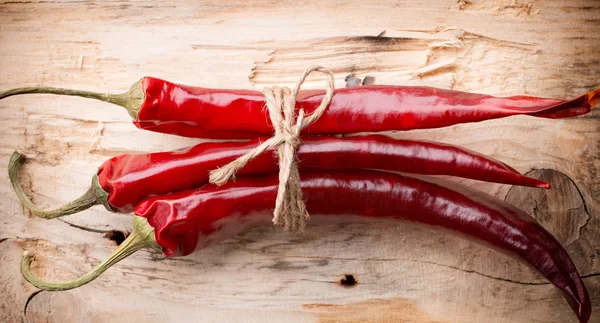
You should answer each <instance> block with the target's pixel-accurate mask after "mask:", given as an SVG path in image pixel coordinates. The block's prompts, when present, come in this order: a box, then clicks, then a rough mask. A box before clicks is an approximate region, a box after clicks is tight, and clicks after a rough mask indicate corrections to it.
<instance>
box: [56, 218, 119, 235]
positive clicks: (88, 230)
mask: <svg viewBox="0 0 600 323" xmlns="http://www.w3.org/2000/svg"><path fill="white" fill-rule="evenodd" d="M57 220H59V221H61V222H63V223H66V224H68V225H69V226H70V227H73V228H76V229H80V230H83V231H87V232H94V233H108V232H111V231H113V230H112V229H110V230H101V229H94V228H88V227H85V226H82V225H78V224H74V223H71V222H68V221H65V220H63V219H61V218H57Z"/></svg>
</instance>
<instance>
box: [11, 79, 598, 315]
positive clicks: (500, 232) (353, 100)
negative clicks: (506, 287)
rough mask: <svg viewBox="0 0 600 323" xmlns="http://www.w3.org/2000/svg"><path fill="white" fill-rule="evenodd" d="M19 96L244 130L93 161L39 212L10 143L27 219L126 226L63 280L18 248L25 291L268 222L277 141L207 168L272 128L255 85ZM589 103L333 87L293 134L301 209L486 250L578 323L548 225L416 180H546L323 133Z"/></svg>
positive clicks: (422, 145)
mask: <svg viewBox="0 0 600 323" xmlns="http://www.w3.org/2000/svg"><path fill="white" fill-rule="evenodd" d="M299 86H300V83H299V84H298V87H299ZM25 93H52V94H61V95H74V96H82V97H87V98H94V99H98V100H102V101H106V102H110V103H114V104H117V105H120V106H123V107H125V108H126V109H127V111H128V112H129V113H130V115H131V116H132V117H133V118H134V124H135V125H136V126H137V127H138V128H140V129H146V130H151V131H157V132H162V133H169V134H177V135H181V136H187V137H198V138H213V139H249V140H248V141H245V142H211V143H200V144H198V145H196V146H194V147H191V148H189V149H184V150H179V151H173V152H159V153H149V154H126V155H121V156H117V157H113V158H111V159H109V160H107V161H106V162H105V163H104V164H102V166H101V167H100V169H99V171H98V172H97V174H96V175H94V176H93V178H92V184H91V187H90V189H89V190H88V191H87V192H86V193H85V194H84V195H83V196H82V197H80V198H79V199H77V200H75V201H73V202H71V203H69V204H67V205H65V206H63V207H61V208H58V209H56V210H50V211H46V210H42V209H40V208H38V207H36V206H35V205H34V204H33V203H32V202H31V201H30V200H29V198H28V197H27V196H26V195H25V194H24V192H23V191H22V189H21V186H20V184H19V181H18V169H19V164H20V162H21V160H22V159H23V155H21V154H19V153H16V152H15V153H14V154H13V155H12V156H11V160H10V164H9V177H10V180H11V182H12V184H13V188H14V189H15V192H16V193H17V196H18V198H19V199H20V200H21V202H22V203H23V204H24V205H25V206H26V207H27V208H28V209H29V210H30V211H31V212H32V213H33V214H35V215H37V216H39V217H43V218H55V217H60V216H64V215H68V214H72V213H76V212H79V211H81V210H84V209H87V208H89V207H91V206H93V205H95V204H103V205H104V206H105V207H106V209H108V210H109V211H112V212H120V213H131V212H133V213H134V217H133V221H134V230H133V232H132V233H131V234H130V235H129V236H128V237H127V239H126V240H125V241H124V242H123V243H121V245H120V246H119V247H118V248H117V250H115V252H114V253H113V254H112V255H111V256H110V257H109V259H107V260H106V261H105V262H103V263H102V264H101V265H99V266H98V267H97V268H96V269H95V270H93V271H92V272H90V273H88V274H86V275H85V276H83V277H81V278H80V279H77V280H75V281H72V282H65V283H50V282H45V281H42V280H40V279H39V278H37V277H36V276H34V275H33V274H32V273H31V271H30V265H31V262H32V261H33V258H34V257H33V254H32V253H29V252H28V251H25V252H24V254H23V258H22V262H21V271H22V273H23V276H24V277H25V279H26V280H27V281H29V282H30V283H32V284H33V285H34V286H36V287H38V288H40V289H44V290H67V289H71V288H75V287H78V286H81V285H83V284H86V283H88V282H90V281H92V280H94V279H95V278H97V277H98V276H99V275H100V274H101V273H103V272H104V271H105V270H106V269H108V268H109V267H110V266H112V265H113V264H115V263H117V262H118V261H120V260H122V259H124V258H126V257H127V256H129V255H131V254H132V253H134V252H136V251H137V250H140V249H143V248H151V249H156V250H158V251H161V252H163V254H164V255H165V256H166V257H171V256H185V255H188V254H190V253H191V252H193V251H194V250H198V249H201V248H204V247H207V246H209V245H211V244H213V243H216V242H219V241H222V240H224V239H228V238H231V237H232V236H233V235H235V234H238V233H240V232H242V231H244V230H246V229H248V228H251V227H254V226H258V225H264V224H267V223H269V213H270V212H271V211H272V210H273V203H274V201H275V199H276V196H277V194H278V189H279V186H280V183H278V177H277V174H276V173H277V171H278V166H277V157H276V154H275V150H276V149H274V148H271V149H270V150H269V151H270V153H266V154H259V155H257V156H255V157H254V158H253V159H251V160H250V161H249V162H248V164H247V165H245V167H243V168H241V169H240V170H239V172H238V174H237V175H238V178H237V180H236V181H230V182H228V183H226V184H224V185H221V186H218V185H215V184H211V183H209V173H210V171H211V170H214V169H216V168H218V167H220V166H223V165H225V164H228V163H231V162H233V161H235V160H237V158H239V157H240V156H243V155H244V154H247V153H248V152H249V151H251V150H252V149H253V148H254V147H255V146H257V145H259V144H260V143H262V142H264V141H266V140H268V139H266V137H265V136H268V135H270V134H271V133H272V132H273V125H272V124H271V123H270V120H269V118H268V117H267V116H266V113H267V112H266V111H265V110H264V105H265V99H264V97H263V95H262V94H260V93H259V92H255V91H247V90H216V89H207V88H197V87H190V86H183V85H178V84H174V83H170V82H166V81H163V80H159V79H156V78H151V77H145V78H143V79H142V80H140V81H139V82H137V83H136V84H134V85H133V86H132V88H131V90H129V91H128V92H126V93H124V94H118V95H113V94H102V93H95V92H87V91H77V90H67V89H59V88H19V89H14V90H9V91H6V92H4V93H0V99H2V98H5V97H8V96H12V95H17V94H25ZM324 96H325V94H324V93H323V92H322V91H304V92H299V94H298V95H297V96H296V98H295V100H296V105H295V107H296V110H297V111H298V112H299V113H303V112H307V113H312V112H313V111H314V110H315V109H317V107H318V106H319V104H320V102H321V101H322V100H323V97H324ZM598 100H600V89H596V90H594V91H591V92H589V93H586V94H584V95H582V96H580V97H578V98H575V99H572V100H556V99H544V98H536V97H527V96H514V97H506V98H498V97H492V96H488V95H481V94H472V93H465V92H458V91H449V90H442V89H435V88H430V87H408V86H363V87H351V88H345V89H340V90H336V91H335V92H334V94H333V96H332V97H331V102H330V103H329V105H328V107H327V109H326V110H325V111H324V113H323V114H322V115H321V116H320V118H318V119H317V120H316V121H315V122H314V123H312V124H310V125H308V126H307V127H306V128H304V129H303V130H302V132H301V135H302V138H301V144H300V145H299V146H298V151H297V159H298V160H299V163H298V166H299V170H300V180H299V185H300V187H301V190H302V192H303V194H304V200H305V203H306V207H307V210H308V211H309V212H310V213H311V214H314V215H315V216H314V217H315V218H319V219H320V220H322V221H336V222H339V221H344V220H346V221H351V220H350V219H352V221H355V220H356V217H348V216H346V215H348V214H352V215H359V216H361V217H362V218H364V219H370V218H374V219H375V218H376V219H382V220H387V221H391V222H400V221H411V222H415V223H420V224H424V225H428V226H430V227H431V228H432V229H436V228H443V229H446V231H450V232H453V233H455V234H457V235H459V236H462V237H466V238H469V239H471V240H473V241H476V242H479V243H483V244H485V245H488V246H493V247H494V248H495V249H496V250H498V251H501V252H503V253H505V254H508V255H511V256H513V257H515V258H516V259H518V260H520V261H522V262H524V263H527V264H529V265H530V266H531V267H533V268H534V269H536V270H537V271H538V272H539V273H540V274H542V275H543V276H545V277H546V278H547V279H548V280H549V281H550V282H551V283H552V284H554V285H555V286H556V287H557V288H558V289H559V290H560V291H561V292H562V293H563V295H564V297H565V299H566V300H567V302H568V303H569V305H570V306H571V308H572V309H573V311H574V312H575V314H576V315H577V317H578V318H579V320H580V321H581V322H587V321H588V319H589V317H590V314H591V303H590V299H589V296H588V293H587V290H586V288H585V286H584V284H583V282H582V280H581V277H580V275H579V273H578V272H577V269H576V267H575V265H574V264H573V262H572V260H571V258H570V257H569V255H568V253H567V252H566V251H565V249H564V248H563V247H562V246H561V245H560V243H559V242H558V241H557V240H556V239H555V238H554V237H553V236H552V235H551V234H550V233H549V232H548V231H547V230H545V229H544V228H543V227H542V226H541V225H539V224H538V223H537V222H536V220H535V219H533V218H532V217H530V216H529V215H527V214H526V213H524V212H523V211H521V210H519V209H518V208H516V207H514V206H512V205H510V204H508V203H506V202H504V201H501V200H498V199H496V198H493V197H491V196H489V195H487V194H484V193H482V192H478V191H475V190H473V189H470V188H467V187H465V186H462V185H460V184H457V183H453V182H449V181H445V180H441V179H438V178H431V177H427V175H450V176H457V177H463V178H470V179H475V180H482V181H489V182H496V183H504V184H511V185H523V186H531V187H538V188H546V189H548V188H550V185H549V184H548V183H545V182H543V181H540V180H538V179H534V178H530V177H527V176H524V175H521V174H520V173H519V172H517V171H516V170H515V169H513V168H511V167H510V166H508V165H506V164H504V163H502V162H500V161H498V160H494V159H492V158H490V157H487V156H484V155H481V154H478V153H476V152H473V151H469V150H467V149H464V148H461V147H456V146H451V145H447V144H441V143H435V142H426V141H414V140H399V139H391V138H389V137H386V136H382V135H377V134H372V135H365V136H351V137H344V138H339V137H336V136H331V135H333V134H349V133H355V132H381V131H388V130H408V129H424V128H435V127H443V126H449V125H454V124H460V123H466V122H476V121H482V120H488V119H494V118H502V117H508V116H512V115H529V116H533V117H542V118H568V117H574V116H579V115H582V114H585V113H587V112H589V111H590V110H591V109H592V108H594V107H595V105H596V104H597V103H598ZM232 118H233V119H232ZM399 173H401V174H399Z"/></svg>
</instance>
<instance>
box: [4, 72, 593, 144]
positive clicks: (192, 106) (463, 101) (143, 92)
mask: <svg viewBox="0 0 600 323" xmlns="http://www.w3.org/2000/svg"><path fill="white" fill-rule="evenodd" d="M26 93H52V94H60V95H74V96H82V97H87V98H93V99H98V100H102V101H105V102H110V103H114V104H117V105H120V106H122V107H124V108H126V109H127V111H128V112H129V114H130V115H131V116H132V117H133V119H134V124H135V125H136V126H137V127H138V128H140V129H145V130H150V131H156V132H161V133H168V134H175V135H180V136H185V137H195V138H217V139H251V138H255V137H260V136H266V135H270V134H272V133H273V127H272V126H271V124H270V120H269V118H268V116H267V112H266V111H265V109H264V107H265V100H264V97H263V94H262V93H260V92H257V91H250V90H219V89H207V88H200V87H192V86H185V85H179V84H175V83H170V82H167V81H163V80H160V79H157V78H153V77H144V78H142V79H141V80H140V81H139V82H137V83H135V84H134V85H133V86H132V88H131V90H129V91H128V92H126V93H123V94H103V93H95V92H89V91H78V90H69V89H59V88H46V87H40V88H18V89H13V90H9V91H6V92H4V93H0V99H2V98H6V97H9V96H12V95H17V94H26ZM323 93H324V92H323V91H303V92H300V94H299V96H298V97H297V103H296V106H297V107H298V108H302V109H304V110H305V112H307V113H311V112H312V111H313V110H315V108H316V107H317V106H318V105H319V104H320V103H321V101H322V99H323ZM598 100H600V89H596V90H594V91H591V92H588V93H586V94H584V95H582V96H580V97H578V98H575V99H572V100H568V101H565V100H556V99H544V98H537V97H529V96H513V97H506V98H498V97H493V96H489V95H483V94H474V93H467V92H459V91H451V90H444V89H436V88H431V87H418V86H361V87H350V88H343V89H339V90H336V91H335V95H334V96H333V99H332V101H331V104H330V105H329V107H328V108H327V110H326V111H325V113H324V114H323V116H321V117H320V118H319V120H317V121H316V122H315V123H314V124H312V125H310V126H308V127H307V128H306V129H305V130H304V132H303V133H305V134H311V135H319V134H347V133H356V132H380V131H388V130H410V129H425V128H438V127H445V126H450V125H454V124H459V123H466V122H477V121H482V120H488V119H496V118H502V117H507V116H513V115H531V116H535V117H542V118H568V117H574V116H578V115H582V114H585V113H587V112H589V111H590V110H591V109H592V108H594V107H595V106H596V104H597V103H598ZM232 118H233V119H232ZM232 121H234V122H232Z"/></svg>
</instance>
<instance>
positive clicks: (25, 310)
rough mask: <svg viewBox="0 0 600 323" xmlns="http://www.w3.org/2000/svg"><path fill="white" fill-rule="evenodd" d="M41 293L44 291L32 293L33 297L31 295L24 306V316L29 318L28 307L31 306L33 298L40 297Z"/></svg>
mask: <svg viewBox="0 0 600 323" xmlns="http://www.w3.org/2000/svg"><path fill="white" fill-rule="evenodd" d="M41 292H43V290H37V291H35V292H33V293H31V295H29V297H27V300H26V301H25V306H23V315H24V316H27V307H28V306H29V303H31V301H32V300H33V298H34V297H36V296H37V295H39V294H40V293H41Z"/></svg>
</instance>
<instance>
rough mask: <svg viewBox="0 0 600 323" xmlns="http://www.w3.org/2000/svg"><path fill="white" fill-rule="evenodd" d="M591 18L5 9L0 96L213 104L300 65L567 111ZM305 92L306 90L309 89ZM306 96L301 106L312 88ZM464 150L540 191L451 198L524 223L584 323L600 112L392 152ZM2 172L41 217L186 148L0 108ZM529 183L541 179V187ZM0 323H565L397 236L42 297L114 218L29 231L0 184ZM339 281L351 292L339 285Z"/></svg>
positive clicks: (591, 34) (235, 258)
mask: <svg viewBox="0 0 600 323" xmlns="http://www.w3.org/2000/svg"><path fill="white" fill-rule="evenodd" d="M599 35H600V1H592V0H588V1H583V0H554V1H541V0H540V1H533V0H518V1H511V0H504V1H503V0H491V1H484V0H473V1H456V0H436V1H432V0H420V1H419V0H417V1H415V0H411V1H383V0H379V1H282V2H279V1H254V2H247V1H241V0H239V1H217V0H214V1H183V2H179V1H161V2H156V3H147V2H144V1H105V2H102V1H97V2H95V1H87V0H81V1H22V2H21V1H10V2H6V3H2V4H0V73H1V74H0V75H1V76H2V77H1V78H0V90H5V89H8V88H11V87H14V86H33V85H48V86H64V87H72V88H80V89H89V90H105V91H107V92H117V91H124V90H126V89H127V88H128V87H129V85H130V84H131V83H133V82H135V81H136V80H138V79H139V78H140V77H142V76H144V75H152V76H157V77H161V78H165V79H168V80H172V81H176V82H181V83H188V84H196V85H203V86H210V87H228V88H260V87H262V86H265V85H272V84H276V83H286V84H291V83H292V82H294V81H295V79H296V78H297V76H298V74H299V73H300V72H301V71H302V70H303V69H304V68H305V67H306V66H308V65H310V64H315V63H318V64H321V65H324V66H326V67H328V68H330V69H332V70H333V71H335V73H336V85H337V86H343V85H344V77H345V76H346V75H348V74H350V73H354V74H355V75H357V76H358V77H364V76H366V75H371V76H374V77H375V78H376V82H377V83H378V84H386V83H387V84H411V85H416V84H426V85H431V86H437V87H442V88H452V89H457V90H466V91H473V92H482V93H489V94H495V95H513V94H529V95H537V96H547V97H556V98H569V97H573V96H576V95H580V94H582V93H583V92H585V91H586V90H590V89H592V88H595V87H598V86H600V80H599V75H600V52H599V50H600V36H599ZM315 81H318V82H315ZM322 86H323V82H322V79H316V78H315V79H311V82H308V83H307V84H306V87H307V88H310V87H322ZM394 135H396V136H399V137H406V138H427V139H431V140H438V141H443V142H448V143H453V144H458V145H463V146H465V147H468V148H471V149H474V150H476V151H479V152H482V153H486V154H489V155H491V156H493V157H496V158H499V159H501V160H503V161H505V162H507V163H510V164H512V165H513V166H514V167H516V168H517V169H518V170H520V171H522V172H529V171H531V170H534V171H533V172H532V175H533V176H538V177H543V178H545V179H547V180H549V181H551V182H552V184H553V185H554V189H553V190H551V191H547V192H546V191H541V190H535V189H529V188H517V187H513V188H511V187H509V186H505V185H492V184H485V183H479V182H474V181H463V182H465V183H466V184H468V185H473V186H475V187H477V188H480V189H482V190H485V191H487V192H489V193H491V194H493V195H495V196H497V197H499V198H506V199H507V200H508V201H509V202H511V203H514V204H515V205H518V206H520V207H522V208H523V209H525V210H526V211H528V212H530V213H531V214H533V215H534V216H536V217H537V218H538V219H539V220H540V222H541V223H542V224H543V225H544V226H546V227H547V228H548V229H549V230H550V231H551V232H553V233H554V234H556V235H557V237H558V238H559V239H560V240H561V242H562V243H563V244H564V245H565V246H566V248H567V249H568V251H569V253H570V254H571V255H572V257H573V259H574V261H575V263H576V265H577V267H578V268H579V271H580V273H581V274H582V275H583V276H584V277H585V278H584V281H585V283H586V285H587V287H588V289H589V292H590V295H591V297H592V299H593V303H594V307H595V308H594V310H595V312H594V314H593V317H592V321H593V322H599V321H600V316H599V315H598V314H597V313H598V311H600V264H599V262H598V254H599V253H600V197H599V196H600V180H599V179H598V176H599V174H600V143H599V141H600V111H595V112H593V113H591V114H589V115H587V116H585V117H580V118H576V119H572V120H561V121H552V120H542V119H534V118H527V117H513V118H508V119H504V120H497V121H489V122H483V123H480V124H469V125H462V126H456V127H451V128H447V129H438V130H428V131H414V132H406V133H396V134H394ZM0 138H2V140H0V168H5V167H6V165H7V163H8V157H9V155H10V153H11V152H12V151H13V150H14V149H20V150H21V151H23V152H25V153H26V154H27V155H28V157H30V158H31V161H30V162H28V163H27V164H26V165H25V167H24V169H25V172H26V175H25V180H24V184H25V188H26V190H27V191H28V192H29V193H30V195H31V196H32V198H33V199H34V201H35V202H37V203H39V204H40V205H42V206H44V207H52V206H57V205H60V204H63V203H65V202H67V201H70V200H72V199H73V198H75V197H77V196H78V195H79V194H81V193H82V192H84V191H85V189H86V188H87V187H88V185H89V180H90V178H91V176H92V175H93V173H94V172H95V171H96V167H98V166H99V165H100V164H101V163H102V161H104V160H105V159H107V158H108V157H110V156H114V155H117V154H120V153H125V152H132V151H158V150H169V149H175V148H179V147H184V146H188V145H191V144H193V143H195V142H197V140H192V139H182V138H177V137H174V136H166V135H160V134H153V133H148V132H142V131H139V130H137V129H136V128H135V127H134V126H133V125H132V124H131V123H130V118H129V116H128V115H127V113H126V112H125V111H123V110H122V109H120V108H118V107H114V106H110V105H107V104H101V103H97V102H92V101H90V100H85V99H76V98H65V97H50V96H41V95H31V96H20V97H13V98H9V99H6V100H4V101H0ZM541 169H543V170H541ZM0 193H1V195H0V321H2V322H21V321H25V322H314V321H321V322H337V321H341V322H359V321H386V322H575V321H576V320H575V316H574V315H573V314H572V312H571V310H570V308H569V307H568V305H567V304H566V302H565V301H564V300H563V298H562V296H561V295H560V294H559V292H557V291H556V290H555V289H554V288H553V286H552V285H550V284H548V283H547V282H546V281H545V280H544V279H543V278H542V277H541V276H540V275H538V274H536V273H535V272H534V271H532V270H531V269H529V268H528V267H526V266H524V265H520V264H518V263H517V262H516V261H514V260H513V259H511V258H508V257H505V256H502V255H499V254H498V253H495V252H493V251H490V250H488V249H486V248H484V247H481V246H479V245H476V244H473V243H470V242H468V241H465V240H462V239H459V238H456V237H452V236H448V235H446V234H442V233H435V232H432V231H430V230H426V229H422V228H418V227H414V226H409V225H407V226H397V227H390V226H389V225H381V224H376V223H374V224H360V225H359V224H354V225H330V226H319V227H312V228H310V230H308V231H307V232H306V233H305V234H304V235H300V236H295V235H289V234H285V233H282V232H278V231H277V230H273V229H272V228H262V229H258V230H253V231H251V232H248V233H246V234H243V235H241V236H240V237H237V238H235V239H232V240H229V241H226V242H224V243H221V244H219V245H216V246H214V247H211V248H209V249H207V250H203V251H201V252H198V253H196V254H194V255H192V256H190V257H187V258H181V259H171V260H164V259H163V258H162V257H161V256H160V255H155V254H151V253H148V252H141V253H138V254H136V255H135V256H133V257H131V258H130V259H128V260H126V261H124V262H122V263H121V264H119V265H117V266H115V267H114V268H112V269H111V270H109V271H108V272H106V273H105V274H104V275H103V277H101V278H99V279H98V280H96V281H95V282H93V283H91V284H89V285H87V286H85V287H82V288H80V289H76V290H73V291H68V292H55V293H51V292H41V293H35V292H36V289H35V288H33V287H31V286H30V285H28V284H27V283H26V282H24V281H23V280H22V279H21V276H20V274H19V271H18V263H19V259H20V255H21V252H22V251H23V249H30V250H36V251H37V252H38V253H39V257H38V258H37V261H36V265H35V267H34V271H35V272H36V273H38V274H39V275H42V276H43V277H46V278H48V279H54V280H60V279H71V278H74V277H76V276H79V275H81V274H83V273H84V272H86V271H88V270H89V269H91V268H92V267H93V266H94V265H96V264H97V263H98V262H99V261H100V260H102V259H104V258H105V257H106V256H107V255H108V254H109V253H110V251H111V250H112V249H113V248H114V246H115V243H114V242H113V241H111V240H110V239H107V238H105V237H104V232H107V231H111V230H120V231H126V230H128V229H129V228H130V221H131V220H130V217H129V216H126V215H115V214H110V213H108V212H106V211H104V210H103V209H102V208H101V207H95V208H94V209H93V210H90V211H86V212H83V213H81V214H78V215H74V216H70V217H68V218H64V219H62V220H52V221H44V220H41V219H36V218H32V217H31V216H30V215H29V214H28V213H27V212H25V211H24V209H23V208H22V207H21V205H20V204H19V202H18V201H17V199H16V197H15V195H14V194H13V192H12V189H11V187H10V184H9V182H8V179H7V176H6V175H1V176H0ZM344 274H352V275H353V277H354V278H355V279H356V280H357V281H358V283H357V284H355V285H354V287H352V288H348V287H343V286H341V285H340V284H339V281H340V279H341V278H342V277H343V275H344Z"/></svg>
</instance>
